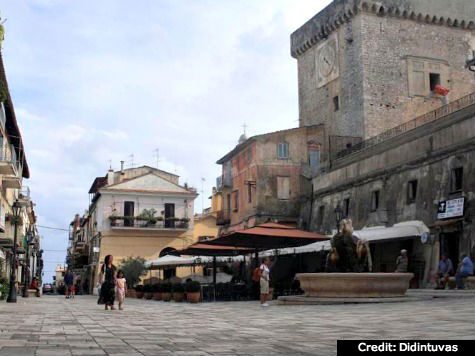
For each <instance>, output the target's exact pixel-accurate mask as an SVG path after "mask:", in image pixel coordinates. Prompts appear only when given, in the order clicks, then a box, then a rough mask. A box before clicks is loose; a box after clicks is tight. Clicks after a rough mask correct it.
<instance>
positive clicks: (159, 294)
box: [153, 292, 162, 300]
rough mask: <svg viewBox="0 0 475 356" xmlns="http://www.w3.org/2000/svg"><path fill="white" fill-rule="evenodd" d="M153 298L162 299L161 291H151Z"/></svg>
mask: <svg viewBox="0 0 475 356" xmlns="http://www.w3.org/2000/svg"><path fill="white" fill-rule="evenodd" d="M153 299H154V300H162V292H154V293H153Z"/></svg>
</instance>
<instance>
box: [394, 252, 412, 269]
mask: <svg viewBox="0 0 475 356" xmlns="http://www.w3.org/2000/svg"><path fill="white" fill-rule="evenodd" d="M408 263H409V260H408V258H407V250H401V254H400V255H399V256H398V258H397V259H396V271H395V272H396V273H406V272H407V265H408Z"/></svg>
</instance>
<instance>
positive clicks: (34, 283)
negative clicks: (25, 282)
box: [28, 277, 40, 297]
mask: <svg viewBox="0 0 475 356" xmlns="http://www.w3.org/2000/svg"><path fill="white" fill-rule="evenodd" d="M28 289H34V290H36V296H37V297H39V296H40V288H39V287H38V280H37V279H36V277H33V279H32V280H31V283H30V285H29V286H28Z"/></svg>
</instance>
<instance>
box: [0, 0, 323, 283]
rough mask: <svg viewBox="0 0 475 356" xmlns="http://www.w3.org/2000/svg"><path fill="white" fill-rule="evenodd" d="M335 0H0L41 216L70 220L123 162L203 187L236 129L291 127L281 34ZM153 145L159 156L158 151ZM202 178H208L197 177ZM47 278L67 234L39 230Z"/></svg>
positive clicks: (291, 63)
mask: <svg viewBox="0 0 475 356" xmlns="http://www.w3.org/2000/svg"><path fill="white" fill-rule="evenodd" d="M330 2H331V1H330V0H298V1H295V0H259V1H258V0H234V1H231V0H214V1H211V0H136V1H130V0H127V1H126V0H100V1H98V0H81V1H71V0H0V12H1V18H2V20H1V21H5V19H6V22H5V23H4V26H5V41H4V43H3V49H2V53H3V57H4V63H5V70H6V73H7V78H8V83H9V88H10V92H11V95H12V98H13V103H14V106H15V111H16V116H17V120H18V124H19V126H20V130H21V133H22V136H23V140H24V144H25V152H26V157H27V161H28V165H29V167H30V173H31V178H30V179H28V180H25V181H24V185H27V186H29V187H30V189H31V197H32V200H33V201H34V202H35V203H36V208H35V209H36V213H37V215H38V225H40V226H50V227H57V228H61V229H68V226H69V223H70V222H71V220H72V218H73V217H74V214H76V213H80V214H82V213H84V211H85V209H87V207H88V193H87V192H88V190H89V187H90V186H91V184H92V181H93V180H94V178H95V177H97V176H104V175H105V174H106V172H107V169H108V168H109V165H112V168H114V169H116V170H118V169H119V168H120V161H121V160H124V161H125V165H126V167H130V166H131V165H132V164H133V165H134V166H140V165H150V166H153V167H157V163H158V168H160V169H163V170H166V171H170V172H172V173H176V174H178V175H180V183H182V184H184V183H185V182H186V183H188V184H189V185H191V186H194V187H196V188H197V189H198V191H199V192H200V193H201V192H203V194H202V195H201V196H199V197H198V198H197V199H196V202H195V212H200V211H201V209H202V206H203V205H202V204H203V202H204V206H205V207H207V206H209V200H208V197H209V196H210V194H211V189H212V187H213V186H214V185H215V182H216V177H217V176H218V175H220V167H219V166H218V165H216V163H215V162H216V161H217V160H218V159H219V158H220V157H222V156H224V155H225V154H226V153H227V152H229V151H230V150H231V149H232V148H233V147H234V146H235V145H236V144H237V140H238V138H239V136H240V135H241V134H242V133H243V130H244V125H246V134H247V135H248V136H252V135H256V134H262V133H265V132H271V131H275V130H281V129H287V128H291V127H296V126H298V91H297V62H296V60H295V59H293V58H292V57H291V56H290V34H291V33H292V32H293V31H295V30H296V29H297V28H298V27H300V26H301V25H302V24H303V23H305V22H306V21H307V20H308V19H309V18H311V17H312V16H313V15H315V14H316V13H317V12H318V11H319V10H321V9H322V8H323V7H325V6H326V5H328V3H330ZM157 149H158V162H157V155H156V150H157ZM203 178H204V181H203ZM39 231H40V235H41V236H42V239H41V243H42V248H43V249H44V251H45V253H44V260H45V269H44V270H45V275H44V281H46V282H50V281H52V275H53V271H54V269H55V267H56V265H57V264H61V263H64V259H65V255H66V248H67V244H68V233H67V232H66V231H61V230H51V229H46V228H39Z"/></svg>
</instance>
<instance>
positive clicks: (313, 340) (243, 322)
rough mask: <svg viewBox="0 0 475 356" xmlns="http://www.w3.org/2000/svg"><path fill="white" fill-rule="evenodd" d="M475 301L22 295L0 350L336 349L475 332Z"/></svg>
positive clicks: (130, 355)
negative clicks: (120, 301) (119, 307)
mask: <svg viewBox="0 0 475 356" xmlns="http://www.w3.org/2000/svg"><path fill="white" fill-rule="evenodd" d="M422 293H427V292H422ZM474 307H475V296H474V295H469V294H468V293H463V295H458V294H452V295H448V294H446V293H444V297H443V298H433V299H432V298H431V299H430V300H427V298H424V300H422V301H421V300H416V299H415V300H410V301H406V302H405V303H385V304H344V305H286V306H280V305H277V304H275V303H274V304H273V305H272V306H271V307H269V308H262V307H260V306H259V303H258V302H221V303H202V304H186V303H179V304H178V303H173V302H168V303H167V302H157V301H148V300H138V299H127V301H126V310H124V311H105V310H103V309H102V308H101V306H98V305H97V303H96V298H94V297H90V296H77V297H76V298H75V299H73V300H66V299H64V297H59V296H43V297H42V298H34V299H33V298H30V299H28V300H24V299H22V298H19V300H18V303H17V304H7V303H4V302H1V303H0V356H5V355H8V356H17V355H18V356H54V355H61V356H63V355H66V356H75V355H78V356H80V355H87V356H94V355H102V356H104V355H108V356H135V355H137V356H158V355H187V356H188V355H191V356H193V355H196V356H209V355H215V356H218V355H219V356H220V355H242V356H246V355H266V356H267V355H272V356H277V355H289V354H292V355H302V356H309V355H325V356H331V355H336V340H337V338H342V339H343V338H344V339H381V338H383V339H384V338H387V339H389V338H399V339H427V338H435V339H437V338H440V339H474V338H475V318H474V316H473V309H474Z"/></svg>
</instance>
